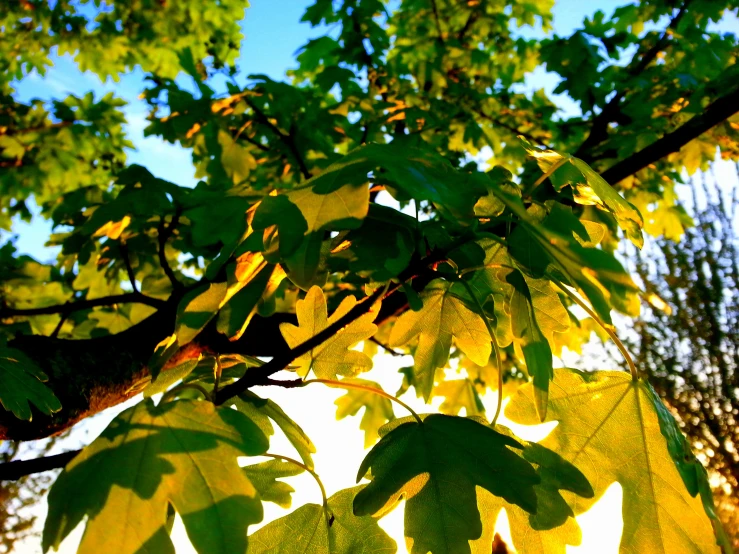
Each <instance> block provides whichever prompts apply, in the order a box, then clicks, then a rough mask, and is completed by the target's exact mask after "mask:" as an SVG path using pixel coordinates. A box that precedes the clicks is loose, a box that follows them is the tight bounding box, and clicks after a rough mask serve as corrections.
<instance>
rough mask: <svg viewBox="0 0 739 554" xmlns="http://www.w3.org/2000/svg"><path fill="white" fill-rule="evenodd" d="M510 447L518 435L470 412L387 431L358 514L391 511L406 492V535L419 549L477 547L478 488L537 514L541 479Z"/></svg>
mask: <svg viewBox="0 0 739 554" xmlns="http://www.w3.org/2000/svg"><path fill="white" fill-rule="evenodd" d="M508 447H512V448H514V449H520V448H521V444H519V443H518V442H517V441H515V440H514V439H511V438H510V437H507V436H505V435H502V434H500V433H497V432H496V431H493V430H492V429H491V428H490V427H488V426H486V425H483V424H481V423H478V422H476V421H473V420H471V419H467V418H462V417H452V416H445V415H439V414H432V415H429V416H427V417H425V418H424V420H423V423H417V422H407V423H403V424H400V425H399V426H398V427H395V428H393V429H392V431H390V432H389V433H387V434H386V435H384V436H383V437H382V439H381V440H380V442H379V443H378V444H377V445H376V446H375V447H374V448H373V449H372V450H371V451H370V453H369V454H368V455H367V457H366V458H365V459H364V461H363V462H362V465H361V466H360V468H359V473H358V475H357V479H361V478H362V477H363V476H365V475H366V474H367V472H368V471H369V470H371V471H372V481H371V482H370V484H369V485H367V486H366V487H365V488H364V489H363V490H362V491H360V492H359V493H358V494H357V497H356V499H355V500H354V513H355V514H357V515H371V514H380V513H386V512H387V511H388V510H390V509H392V507H393V506H395V504H397V503H398V502H399V501H400V500H401V499H403V498H405V500H406V504H405V535H406V540H407V543H408V547H409V550H410V552H411V553H412V554H426V553H427V552H429V551H431V552H433V553H434V554H458V553H469V552H470V546H469V543H468V541H471V540H475V539H478V538H480V536H481V534H482V521H481V519H480V512H479V511H478V508H477V498H476V492H475V489H476V487H482V488H484V489H486V490H488V491H490V492H491V493H493V494H494V495H496V496H500V497H503V498H505V499H506V500H507V501H508V502H511V503H513V504H516V505H518V506H521V507H522V508H523V509H525V510H527V511H529V512H535V511H536V508H537V502H536V493H535V491H534V485H536V484H538V483H539V477H538V476H537V475H536V472H535V471H534V469H533V468H532V466H531V464H529V462H527V461H525V460H524V459H523V458H522V457H521V456H519V454H518V453H516V452H514V451H513V450H510V449H509V448H508Z"/></svg>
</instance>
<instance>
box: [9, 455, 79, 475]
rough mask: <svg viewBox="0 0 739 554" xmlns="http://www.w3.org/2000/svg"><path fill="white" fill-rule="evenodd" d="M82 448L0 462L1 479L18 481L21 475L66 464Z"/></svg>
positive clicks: (57, 467)
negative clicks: (33, 457)
mask: <svg viewBox="0 0 739 554" xmlns="http://www.w3.org/2000/svg"><path fill="white" fill-rule="evenodd" d="M80 452H81V451H80V450H72V451H70V452H64V453H63V454H55V455H53V456H45V457H43V458H35V459H33V460H14V461H12V462H7V463H4V464H0V481H17V480H18V479H20V478H21V477H25V476H26V475H31V474H32V473H41V472H42V471H50V470H52V469H59V468H62V467H64V466H66V465H67V464H68V463H69V462H71V461H72V459H74V457H75V456H77V454H79V453H80Z"/></svg>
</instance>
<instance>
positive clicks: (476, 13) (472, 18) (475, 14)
mask: <svg viewBox="0 0 739 554" xmlns="http://www.w3.org/2000/svg"><path fill="white" fill-rule="evenodd" d="M482 10H483V6H482V5H480V6H478V7H477V9H474V8H473V9H472V10H471V11H470V15H469V17H468V18H467V21H465V24H464V27H462V28H461V29H460V30H459V33H458V34H457V40H458V41H459V42H462V41H463V40H464V38H465V36H467V33H468V32H469V31H470V29H471V28H472V26H473V25H474V24H475V22H476V21H477V19H478V18H479V17H480V13H481V11H482Z"/></svg>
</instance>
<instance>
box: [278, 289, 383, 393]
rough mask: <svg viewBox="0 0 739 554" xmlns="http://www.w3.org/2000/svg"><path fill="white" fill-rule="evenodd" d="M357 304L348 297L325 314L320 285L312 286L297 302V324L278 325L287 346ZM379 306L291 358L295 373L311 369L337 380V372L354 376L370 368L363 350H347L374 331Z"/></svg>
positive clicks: (324, 325)
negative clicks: (296, 356) (306, 351)
mask: <svg viewBox="0 0 739 554" xmlns="http://www.w3.org/2000/svg"><path fill="white" fill-rule="evenodd" d="M356 304H357V299H356V298H354V297H353V296H347V297H345V298H344V299H343V300H342V301H341V304H339V306H338V307H337V308H336V311H334V313H333V314H331V317H328V308H327V306H326V297H325V296H324V294H323V291H322V290H321V289H320V288H319V287H312V288H311V289H310V290H309V291H308V294H306V296H305V299H304V300H299V301H298V303H297V305H296V312H297V315H298V325H297V326H295V325H293V324H291V323H282V324H280V331H281V332H282V335H283V336H284V337H285V340H286V341H287V344H288V345H289V346H290V348H294V347H295V346H297V345H299V344H301V343H303V342H305V341H307V340H308V339H310V338H311V337H314V336H315V335H317V334H318V333H319V332H321V331H323V330H324V329H325V328H326V327H328V326H329V325H331V324H332V323H334V322H335V321H338V320H339V319H340V318H341V317H342V316H343V315H344V314H346V313H347V312H349V310H351V309H352V308H353V307H354V306H355V305H356ZM377 309H378V307H377V306H376V307H374V308H373V309H371V310H370V311H369V312H367V313H366V314H364V315H362V316H360V317H359V318H357V319H355V320H354V321H353V322H352V323H350V324H348V325H347V326H346V327H344V328H343V329H341V330H340V331H339V332H337V333H336V334H335V335H334V336H333V337H331V338H329V339H328V340H326V341H324V342H323V343H321V344H320V345H319V346H317V347H315V348H314V349H313V350H311V351H310V352H308V353H306V354H303V355H302V356H300V357H299V358H297V359H296V360H295V361H294V364H295V365H296V366H297V369H296V371H297V373H298V375H300V376H301V377H305V376H306V375H308V372H309V371H310V370H313V372H314V373H315V374H316V376H318V377H319V378H321V379H336V376H337V375H343V376H346V377H353V376H354V375H357V374H358V373H361V372H363V371H368V370H369V369H371V368H372V360H371V359H370V358H369V357H368V356H367V355H366V354H363V353H362V352H357V351H356V350H349V349H350V348H351V347H352V346H354V345H356V344H357V343H359V342H361V341H363V340H365V339H368V338H369V337H371V336H372V335H374V334H375V332H376V331H377V326H376V325H375V324H374V323H372V321H373V320H374V319H375V317H376V316H377Z"/></svg>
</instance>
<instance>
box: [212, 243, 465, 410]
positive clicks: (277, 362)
mask: <svg viewBox="0 0 739 554" xmlns="http://www.w3.org/2000/svg"><path fill="white" fill-rule="evenodd" d="M464 240H469V238H465V239H464ZM463 243H464V242H463V241H462V242H460V243H459V244H457V243H456V242H455V244H454V247H455V248H456V247H458V246H460V244H463ZM444 256H445V252H442V251H437V252H432V254H431V255H430V256H427V257H426V258H423V259H420V260H417V261H416V262H415V263H412V264H411V265H409V266H408V267H407V268H406V269H405V270H404V271H402V272H401V273H400V274H399V275H398V277H397V279H398V281H399V282H398V283H395V284H394V285H393V286H392V287H390V288H388V287H385V289H377V290H376V291H375V292H374V293H373V294H372V295H370V296H368V297H367V298H365V299H364V300H363V301H361V302H358V303H357V304H356V305H355V306H354V307H353V308H352V309H351V310H349V311H348V312H347V313H346V314H344V315H343V316H342V317H340V318H339V319H338V320H336V321H335V322H334V323H332V324H331V325H329V326H328V327H326V328H325V329H323V330H322V331H320V332H319V333H317V334H316V335H314V336H312V337H311V338H309V339H308V340H306V341H305V342H303V343H301V344H299V345H297V346H296V347H295V348H289V349H287V350H285V351H284V352H282V353H280V354H278V355H277V356H275V357H274V358H272V359H271V360H270V361H269V362H267V363H266V364H264V365H263V366H260V367H255V368H252V369H251V370H249V371H247V372H246V373H245V374H244V375H243V376H242V377H241V378H240V379H239V380H238V381H236V382H235V383H231V384H229V385H227V386H225V387H223V388H222V389H221V390H220V391H218V395H217V396H216V398H215V404H216V405H221V404H223V403H224V402H226V401H227V400H228V399H229V398H232V397H234V396H237V395H239V394H241V393H242V392H244V391H246V390H248V389H249V388H250V387H254V386H258V385H262V384H264V383H265V381H267V380H268V379H269V377H270V376H272V375H273V374H274V373H277V372H278V371H281V370H283V369H285V368H286V367H287V366H288V365H289V364H290V363H291V362H292V361H293V360H295V359H297V358H299V357H300V356H302V355H303V354H307V353H308V352H310V351H311V350H313V349H314V348H316V347H317V346H318V345H320V344H322V343H323V342H325V341H326V340H328V339H329V338H331V337H332V336H334V335H335V334H336V333H338V332H339V331H341V330H342V329H343V328H344V327H345V326H347V325H349V324H350V323H352V322H353V321H355V320H356V319H358V318H359V317H361V316H362V315H364V314H366V313H367V312H369V311H370V310H371V309H372V306H373V305H374V304H375V302H376V301H378V300H380V299H381V298H387V297H388V296H390V295H392V294H394V293H395V292H396V291H397V290H398V289H400V287H401V283H403V282H405V281H407V280H408V279H411V278H413V277H415V276H416V275H417V274H419V273H420V272H421V271H422V270H424V269H426V268H428V267H429V266H431V265H432V264H433V263H435V262H438V261H440V260H441V259H443V258H444Z"/></svg>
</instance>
